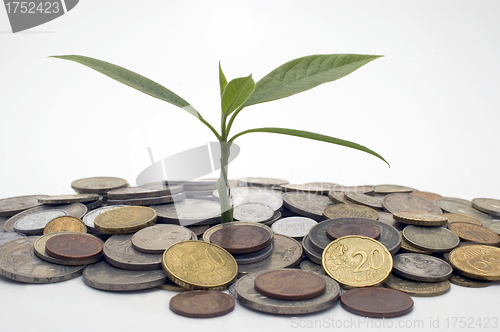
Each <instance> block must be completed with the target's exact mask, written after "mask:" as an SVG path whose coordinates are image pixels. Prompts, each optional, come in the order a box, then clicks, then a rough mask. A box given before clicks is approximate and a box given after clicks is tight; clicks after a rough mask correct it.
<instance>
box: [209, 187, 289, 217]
mask: <svg viewBox="0 0 500 332" xmlns="http://www.w3.org/2000/svg"><path fill="white" fill-rule="evenodd" d="M230 193H231V202H232V204H233V206H238V205H240V204H246V203H257V204H262V205H267V206H269V207H270V208H271V209H273V210H274V211H278V210H279V209H281V207H282V206H283V199H282V198H281V192H280V191H277V190H272V189H265V188H253V187H238V188H232V189H230ZM213 194H214V196H215V197H217V198H218V197H219V192H218V191H217V190H215V191H214V192H213Z"/></svg>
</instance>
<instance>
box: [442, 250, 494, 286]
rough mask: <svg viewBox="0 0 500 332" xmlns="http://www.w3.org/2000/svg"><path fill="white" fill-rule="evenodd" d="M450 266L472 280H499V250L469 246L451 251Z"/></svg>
mask: <svg viewBox="0 0 500 332" xmlns="http://www.w3.org/2000/svg"><path fill="white" fill-rule="evenodd" d="M449 259H450V264H451V265H452V266H453V267H454V268H456V269H457V270H459V271H460V272H461V273H462V274H463V275H465V276H466V277H469V278H473V279H481V280H491V281H496V280H500V248H497V247H492V246H486V245H470V246H465V247H458V248H455V249H453V251H452V252H451V253H450V255H449Z"/></svg>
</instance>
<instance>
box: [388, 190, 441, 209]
mask: <svg viewBox="0 0 500 332" xmlns="http://www.w3.org/2000/svg"><path fill="white" fill-rule="evenodd" d="M383 205H384V209H385V210H387V211H389V212H390V213H395V212H401V211H415V212H427V213H434V214H442V213H443V211H441V209H440V208H439V207H438V206H436V205H435V204H434V203H433V202H431V201H429V200H427V199H425V198H422V197H420V196H415V195H412V194H389V195H387V196H385V198H384V201H383Z"/></svg>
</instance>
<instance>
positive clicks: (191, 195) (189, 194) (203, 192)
mask: <svg viewBox="0 0 500 332" xmlns="http://www.w3.org/2000/svg"><path fill="white" fill-rule="evenodd" d="M213 192H214V190H213V189H209V190H192V191H184V194H186V198H197V197H203V198H206V196H210V198H211V199H212V197H211V196H213Z"/></svg>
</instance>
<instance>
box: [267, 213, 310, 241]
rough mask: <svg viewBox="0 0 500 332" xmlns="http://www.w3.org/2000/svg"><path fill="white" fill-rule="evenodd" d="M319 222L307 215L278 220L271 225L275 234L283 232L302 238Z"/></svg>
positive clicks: (283, 233)
mask: <svg viewBox="0 0 500 332" xmlns="http://www.w3.org/2000/svg"><path fill="white" fill-rule="evenodd" d="M317 224H318V222H317V221H315V220H313V219H311V218H306V217H288V218H282V219H280V220H277V221H276V222H275V223H273V225H272V226H271V229H272V230H273V231H274V233H275V234H282V235H285V236H289V237H294V238H302V237H304V236H306V235H307V234H309V230H310V229H311V228H312V227H314V226H315V225H317Z"/></svg>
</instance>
